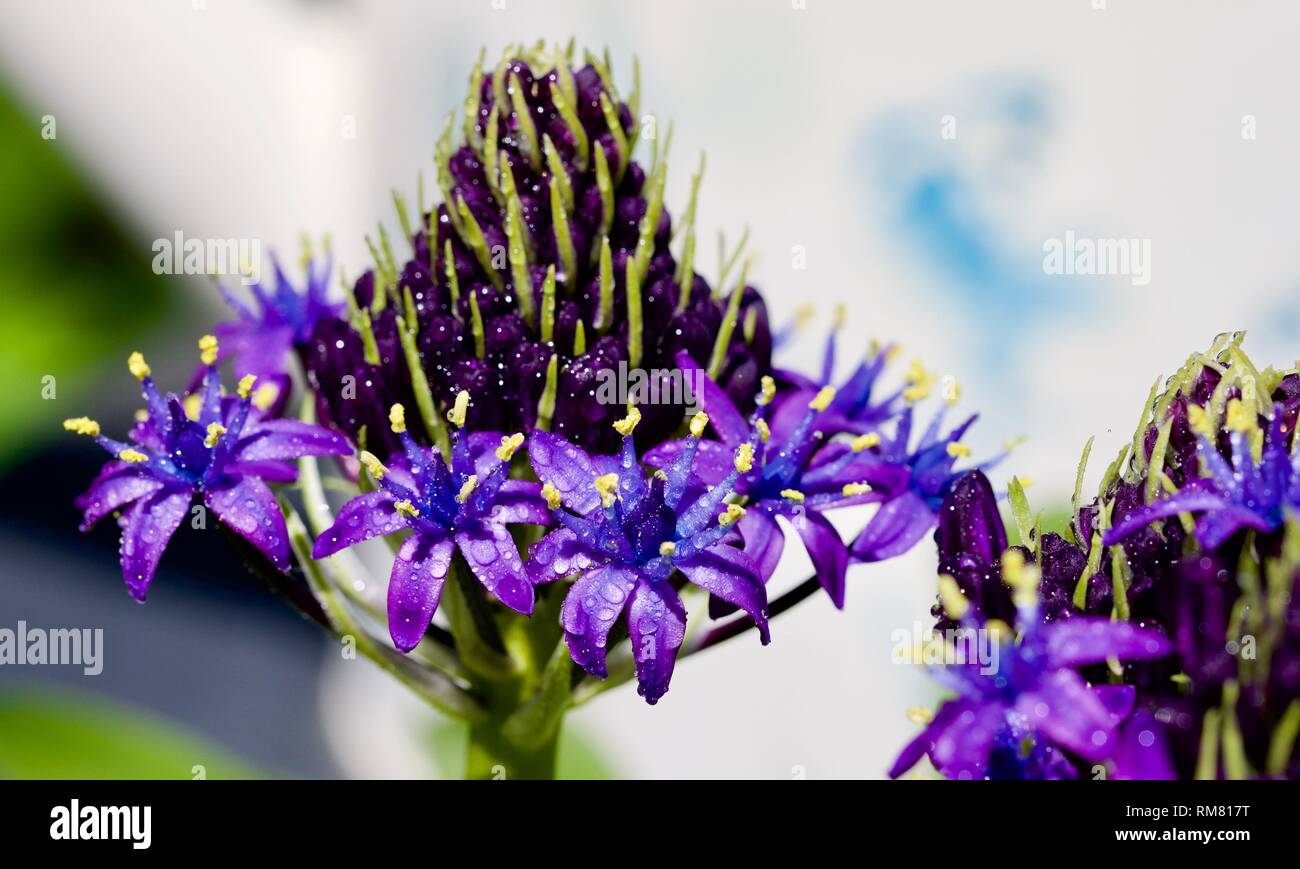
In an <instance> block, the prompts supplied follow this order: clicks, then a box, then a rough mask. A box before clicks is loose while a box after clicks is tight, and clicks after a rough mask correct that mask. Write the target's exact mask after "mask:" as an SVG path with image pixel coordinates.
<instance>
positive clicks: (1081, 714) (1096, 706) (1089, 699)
mask: <svg viewBox="0 0 1300 869" xmlns="http://www.w3.org/2000/svg"><path fill="white" fill-rule="evenodd" d="M1016 711H1018V712H1019V713H1020V714H1022V715H1024V716H1025V718H1026V719H1027V720H1028V722H1029V724H1030V726H1031V727H1033V728H1034V729H1035V730H1037V731H1039V732H1041V733H1046V734H1047V735H1048V736H1049V737H1051V739H1052V741H1053V742H1055V743H1056V744H1058V745H1060V746H1062V747H1064V748H1068V749H1069V750H1070V751H1073V752H1074V753H1075V754H1078V755H1081V756H1083V757H1085V758H1087V759H1088V760H1101V759H1102V758H1104V757H1106V755H1107V754H1108V753H1109V752H1110V751H1111V749H1113V748H1114V740H1115V722H1114V720H1113V719H1112V718H1111V715H1110V712H1109V711H1108V710H1107V709H1106V705H1105V704H1104V703H1102V701H1101V699H1100V698H1099V697H1098V696H1097V695H1096V694H1094V693H1093V691H1092V689H1091V688H1089V687H1088V685H1087V683H1086V682H1084V681H1083V679H1082V678H1081V677H1080V676H1079V674H1078V673H1075V672H1074V671H1073V670H1057V671H1055V672H1053V673H1050V674H1048V675H1047V676H1045V677H1044V678H1043V679H1041V680H1040V681H1039V683H1038V685H1037V686H1036V687H1035V689H1034V690H1033V691H1026V692H1025V693H1023V694H1021V695H1020V697H1019V698H1018V699H1017V700H1016Z"/></svg>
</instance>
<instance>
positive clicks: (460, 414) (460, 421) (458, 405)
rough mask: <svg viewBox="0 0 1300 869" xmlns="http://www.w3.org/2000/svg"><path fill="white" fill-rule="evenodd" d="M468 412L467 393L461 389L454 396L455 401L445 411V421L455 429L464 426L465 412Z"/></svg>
mask: <svg viewBox="0 0 1300 869" xmlns="http://www.w3.org/2000/svg"><path fill="white" fill-rule="evenodd" d="M467 410H469V393H468V392H466V391H465V390H464V389H462V390H461V391H460V392H458V393H457V394H456V401H455V403H454V404H452V406H451V410H449V411H447V421H448V422H450V423H451V424H452V425H454V426H456V428H461V427H462V426H464V425H465V411H467Z"/></svg>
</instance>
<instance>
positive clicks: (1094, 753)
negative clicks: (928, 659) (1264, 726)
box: [889, 560, 1170, 778]
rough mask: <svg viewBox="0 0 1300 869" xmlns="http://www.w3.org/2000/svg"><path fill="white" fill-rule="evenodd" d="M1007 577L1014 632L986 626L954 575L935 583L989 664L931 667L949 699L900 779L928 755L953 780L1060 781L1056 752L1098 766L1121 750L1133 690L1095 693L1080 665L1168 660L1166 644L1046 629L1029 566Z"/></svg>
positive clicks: (1081, 629)
mask: <svg viewBox="0 0 1300 869" xmlns="http://www.w3.org/2000/svg"><path fill="white" fill-rule="evenodd" d="M1008 573H1009V574H1010V575H1009V577H1008V579H1009V581H1010V583H1011V584H1012V585H1013V586H1014V587H1015V588H1016V589H1017V594H1016V604H1017V629H1018V632H1019V637H1018V638H1017V637H1016V636H1013V634H1012V632H1011V630H1010V629H1009V628H1008V627H1007V626H1006V625H1005V624H999V623H996V622H986V621H982V620H980V619H978V618H976V617H975V616H973V615H972V613H973V612H974V611H973V609H972V608H970V606H969V603H968V602H967V601H966V599H965V598H964V597H963V596H962V595H961V592H960V591H959V590H958V588H957V585H956V583H955V582H954V581H953V580H952V579H951V578H950V577H944V578H942V579H941V580H940V594H941V598H942V599H943V601H944V604H945V608H946V609H947V610H948V611H949V615H950V616H951V617H952V618H953V619H954V620H957V621H960V622H961V625H962V629H963V632H969V633H968V634H966V635H967V636H978V634H977V632H983V633H984V635H985V636H986V637H987V638H988V639H989V640H991V644H990V646H989V648H990V649H991V651H992V652H993V654H991V655H989V656H988V658H989V659H988V660H980V661H967V662H966V663H962V664H956V665H953V666H948V667H944V668H942V669H939V670H936V676H937V677H938V678H939V679H940V680H941V681H942V682H943V683H944V684H945V686H946V687H948V688H950V689H951V690H952V691H954V692H955V694H956V697H955V698H954V699H952V700H949V701H947V702H945V703H944V704H943V706H941V707H940V708H939V710H938V712H937V713H936V714H935V716H934V718H933V720H932V721H931V722H930V723H929V725H928V726H927V727H926V729H925V730H924V731H923V732H922V733H921V734H920V735H919V736H917V737H916V739H914V740H913V741H912V742H911V743H910V744H909V745H908V746H907V747H906V748H904V749H903V751H902V753H901V754H900V755H899V756H898V759H897V760H896V761H895V762H894V765H893V767H892V768H891V769H890V772H889V774H890V777H892V778H897V777H898V776H900V775H902V774H903V773H904V772H906V771H907V770H909V769H911V768H912V767H913V766H914V765H915V764H916V763H917V761H919V760H920V759H921V757H923V756H925V755H929V757H930V760H931V761H932V762H933V763H934V765H935V768H936V769H938V770H939V772H940V773H941V774H942V775H944V776H946V777H949V778H985V777H997V778H1024V777H1031V776H1033V777H1052V778H1057V777H1064V776H1068V775H1069V768H1068V767H1066V766H1064V765H1062V764H1061V762H1060V761H1059V760H1058V759H1057V757H1056V755H1058V754H1059V751H1060V749H1064V750H1066V751H1068V752H1070V753H1071V754H1073V755H1076V756H1078V757H1081V758H1083V759H1084V760H1087V761H1092V762H1098V761H1101V760H1103V759H1105V758H1107V757H1108V756H1110V755H1111V754H1112V753H1113V752H1115V751H1116V750H1117V749H1118V747H1119V740H1118V739H1117V728H1118V727H1119V725H1120V723H1121V722H1123V721H1124V720H1125V719H1126V718H1127V717H1128V715H1129V713H1130V712H1131V711H1132V709H1133V704H1134V701H1135V697H1136V690H1135V689H1134V688H1133V687H1132V686H1129V685H1115V686H1111V685H1107V686H1101V687H1092V686H1090V685H1088V683H1087V682H1085V681H1084V679H1083V678H1082V677H1081V676H1080V675H1079V674H1078V673H1077V672H1075V668H1076V667H1080V666H1085V665H1090V664H1098V663H1101V662H1104V661H1106V660H1109V659H1117V660H1120V661H1124V660H1134V659H1140V660H1149V659H1153V658H1160V657H1163V656H1164V655H1166V654H1168V653H1169V651H1170V645H1169V643H1168V641H1167V640H1165V638H1164V637H1163V636H1161V635H1160V634H1158V633H1155V632H1154V631H1151V630H1147V629H1144V628H1139V627H1136V626H1134V625H1131V624H1129V623H1127V622H1112V621H1110V620H1109V619H1100V618H1087V617H1075V618H1071V619H1067V620H1064V621H1059V622H1051V623H1048V622H1044V621H1042V620H1041V618H1040V616H1039V612H1038V596H1037V582H1038V575H1037V572H1036V570H1035V569H1034V568H1032V567H1027V566H1025V565H1024V564H1023V561H1019V560H1017V562H1016V567H1015V569H1014V570H1011V569H1009V570H1008Z"/></svg>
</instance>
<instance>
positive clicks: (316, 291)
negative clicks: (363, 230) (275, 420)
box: [213, 257, 343, 402]
mask: <svg viewBox="0 0 1300 869" xmlns="http://www.w3.org/2000/svg"><path fill="white" fill-rule="evenodd" d="M332 266H333V260H332V259H331V258H328V257H327V258H326V259H324V260H313V259H310V258H309V259H307V261H306V264H305V267H306V271H307V284H306V286H305V287H304V288H303V289H302V290H301V291H300V290H298V289H297V288H296V287H294V286H293V284H292V283H290V282H289V279H288V278H287V277H285V274H284V271H283V269H281V268H280V263H279V261H278V260H276V261H274V267H275V285H274V286H267V285H266V284H265V283H262V282H258V283H255V284H253V285H252V286H251V287H250V290H251V292H252V294H253V300H254V301H255V302H256V305H255V306H254V307H249V306H248V305H246V304H245V303H244V302H243V301H241V300H240V299H239V298H237V297H236V296H235V294H234V293H233V292H231V291H230V290H229V289H228V288H226V287H224V286H223V287H222V288H221V293H222V295H223V296H224V297H225V299H226V302H227V304H229V305H230V307H231V308H232V309H233V310H234V312H235V319H234V320H231V321H227V322H223V323H218V324H217V325H216V326H215V327H214V329H213V332H214V334H215V335H216V336H217V338H218V339H219V340H220V342H221V350H222V358H224V357H225V356H227V355H229V356H231V357H233V359H234V363H233V364H234V372H235V376H236V377H243V376H244V375H245V374H252V375H253V376H255V377H256V378H257V380H258V382H259V383H260V384H262V385H261V387H259V388H260V389H267V388H268V386H270V385H274V386H275V387H276V389H277V397H278V398H279V399H280V401H281V402H282V401H283V399H284V398H287V397H288V386H289V376H288V372H289V368H288V362H289V355H290V354H291V353H292V352H293V351H294V350H295V348H299V347H304V346H306V344H307V343H308V341H309V340H310V338H311V335H312V333H313V332H314V331H315V329H316V325H317V323H319V322H320V321H322V320H325V319H333V318H336V317H338V316H339V315H340V314H341V313H342V311H343V305H342V303H331V302H329V301H328V300H327V295H328V293H329V279H330V271H331V268H332Z"/></svg>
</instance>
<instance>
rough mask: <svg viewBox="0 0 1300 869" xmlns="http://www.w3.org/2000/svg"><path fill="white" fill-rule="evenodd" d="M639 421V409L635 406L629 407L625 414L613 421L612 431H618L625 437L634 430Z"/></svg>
mask: <svg viewBox="0 0 1300 869" xmlns="http://www.w3.org/2000/svg"><path fill="white" fill-rule="evenodd" d="M640 421H641V411H639V410H637V409H636V408H635V407H629V408H628V409H627V416H625V417H623V418H622V419H620V420H616V421H615V422H614V431H616V432H618V433H619V434H621V435H622V436H623V437H627V436H629V435H630V434H632V432H633V431H635V430H636V424H637V423H639V422H640Z"/></svg>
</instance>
